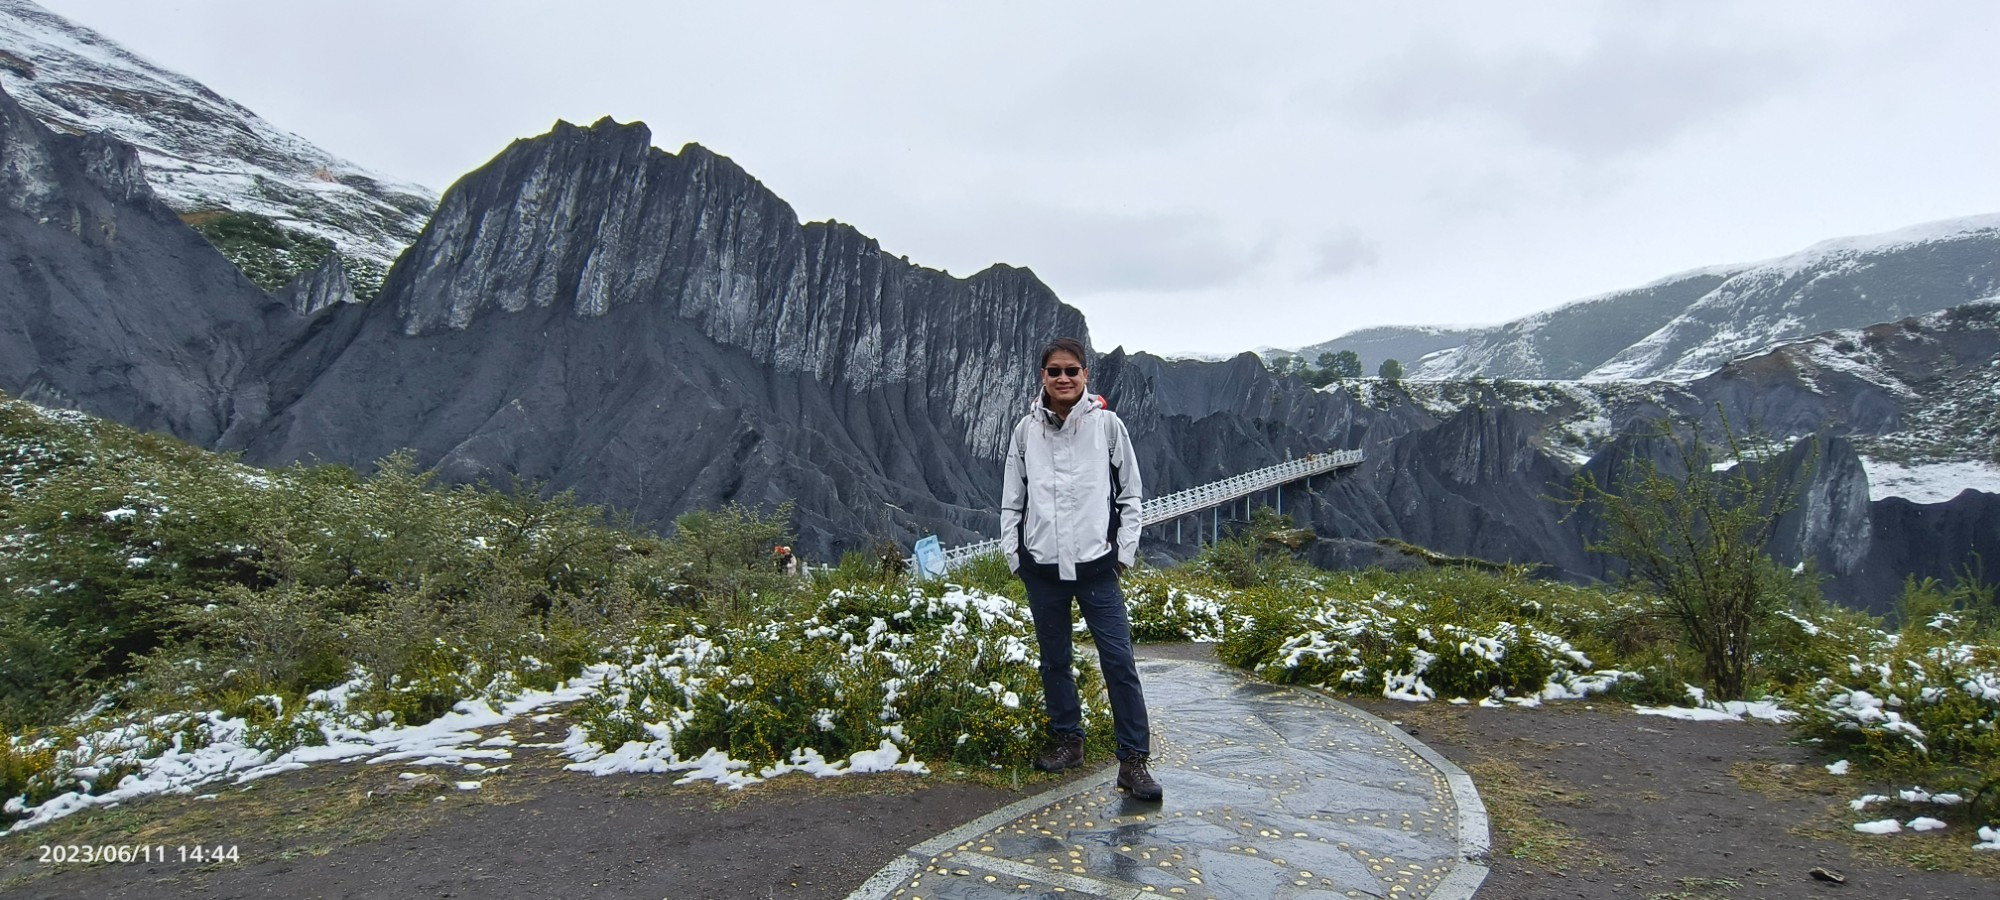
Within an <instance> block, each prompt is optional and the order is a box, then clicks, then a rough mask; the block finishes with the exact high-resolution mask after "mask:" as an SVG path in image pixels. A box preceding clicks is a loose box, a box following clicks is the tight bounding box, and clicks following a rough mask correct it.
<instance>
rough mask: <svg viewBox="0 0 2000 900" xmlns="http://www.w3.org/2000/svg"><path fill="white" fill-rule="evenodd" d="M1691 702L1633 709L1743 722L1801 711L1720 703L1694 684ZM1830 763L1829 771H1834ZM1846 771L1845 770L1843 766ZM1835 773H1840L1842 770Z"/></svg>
mask: <svg viewBox="0 0 2000 900" xmlns="http://www.w3.org/2000/svg"><path fill="white" fill-rule="evenodd" d="M1687 694H1688V700H1689V705H1687V706H1640V705H1638V704H1633V706H1632V709H1633V710H1634V711H1635V712H1637V713H1638V714H1640V715H1642V716H1664V717H1666V718H1669V719H1685V720H1687V721H1690V722H1740V721H1743V720H1744V719H1766V720H1769V721H1772V722H1789V721H1791V720H1793V719H1796V718H1798V717H1799V714H1798V713H1795V712H1792V711H1791V710H1788V709H1785V708H1783V707H1780V706H1779V705H1778V701H1776V700H1752V701H1745V700H1729V701H1725V702H1721V703H1717V702H1715V701H1713V700H1710V699H1708V692H1707V691H1704V690H1702V689H1701V688H1698V687H1695V686H1694V685H1691V684H1690V685H1687ZM1832 768H1833V767H1832V766H1828V767H1827V769H1828V771H1832ZM1843 771H1844V770H1843ZM1834 774H1836V775H1838V774H1840V773H1839V772H1835V773H1834Z"/></svg>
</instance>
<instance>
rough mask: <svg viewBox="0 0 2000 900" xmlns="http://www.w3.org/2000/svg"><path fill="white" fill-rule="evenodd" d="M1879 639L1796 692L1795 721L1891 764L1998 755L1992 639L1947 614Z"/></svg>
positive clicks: (1980, 762)
mask: <svg viewBox="0 0 2000 900" xmlns="http://www.w3.org/2000/svg"><path fill="white" fill-rule="evenodd" d="M1880 637H1881V639H1880V640H1876V641H1873V642H1868V643H1866V644H1865V645H1864V646H1862V647H1861V648H1860V652H1857V653H1852V654H1850V655H1849V656H1848V659H1847V664H1846V665H1845V667H1844V668H1845V671H1844V672H1842V671H1835V672H1832V673H1830V674H1828V675H1827V676H1826V677H1823V678H1821V679H1820V680H1819V681H1818V682H1817V683H1816V684H1813V685H1811V686H1810V687H1809V688H1808V689H1807V690H1806V691H1805V696H1806V698H1807V701H1808V702H1807V703H1806V704H1805V710H1804V712H1805V719H1804V722H1803V723H1802V728H1803V729H1804V730H1805V731H1806V732H1808V734H1810V735H1811V736H1813V737H1818V738H1821V739H1824V740H1825V741H1826V742H1827V743H1828V744H1829V745H1831V747H1832V748H1834V750H1835V751H1836V752H1847V753H1851V754H1853V755H1856V756H1859V757H1863V758H1866V759H1869V760H1871V761H1874V762H1878V763H1883V764H1888V765H1891V766H1901V767H1926V766H1968V767H1972V768H1975V769H1977V768H1979V767H1982V766H1990V765H1991V764H1992V762H1993V760H1996V759H2000V647H1995V646H1994V645H1993V644H1992V643H1990V642H1985V641H1980V640H1977V639H1976V638H1977V636H1976V635H1975V634H1973V633H1971V632H1970V631H1969V630H1968V629H1967V628H1966V626H1963V625H1961V624H1959V623H1958V622H1956V621H1954V620H1952V619H1951V618H1950V617H1940V618H1937V619H1933V620H1931V621H1929V622H1926V623H1923V624H1921V625H1917V626H1914V627H1910V628H1906V629H1905V630H1904V632H1903V633H1902V634H1900V635H1889V634H1884V635H1881V636H1880ZM1850 646H1852V645H1850Z"/></svg>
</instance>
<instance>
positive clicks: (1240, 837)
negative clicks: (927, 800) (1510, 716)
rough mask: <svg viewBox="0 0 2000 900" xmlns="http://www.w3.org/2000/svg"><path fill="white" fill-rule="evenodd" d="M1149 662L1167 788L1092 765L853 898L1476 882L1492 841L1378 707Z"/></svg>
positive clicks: (1272, 890) (1288, 890) (925, 850)
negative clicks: (1118, 779)
mask: <svg viewBox="0 0 2000 900" xmlns="http://www.w3.org/2000/svg"><path fill="white" fill-rule="evenodd" d="M1140 673H1141V679H1142V680H1143V682H1144V684H1145V690H1146V700H1147V706H1148V709H1149V711H1150V713H1151V717H1152V722H1153V742H1154V747H1153V766H1152V769H1153V773H1154V775H1155V777H1157V778H1158V779H1159V781H1160V784H1161V785H1162V787H1163V788H1164V791H1165V795H1166V796H1165V798H1164V800H1163V801H1162V802H1159V803H1145V802H1141V801H1136V800H1132V799H1130V798H1129V797H1127V796H1125V795H1124V794H1122V793H1120V792H1118V791H1116V790H1115V789H1114V788H1113V787H1112V785H1111V784H1110V779H1109V778H1102V777H1101V778H1098V779H1094V780H1092V781H1090V782H1086V783H1083V784H1080V785H1078V786H1077V788H1075V789H1071V790H1070V791H1068V792H1067V793H1068V796H1061V797H1060V798H1059V799H1055V800H1052V801H1050V802H1046V803H1044V804H1042V805H1039V806H1035V807H1033V808H1031V809H1029V810H1028V811H1027V812H1026V813H1025V814H1019V815H1018V816H1017V817H1015V818H1012V819H1009V820H1006V821H1001V822H998V823H995V822H993V821H991V820H990V819H989V820H984V821H982V822H980V823H977V824H976V825H975V826H972V827H971V828H970V829H969V830H968V829H960V830H959V831H957V832H953V833H952V834H950V835H946V836H944V837H943V838H940V839H938V840H934V841H931V842H928V843H926V844H923V845H920V846H919V847H917V848H914V849H913V850H912V851H911V856H910V857H909V858H906V859H905V860H902V861H900V862H899V864H898V865H892V866H891V867H890V868H889V869H884V870H883V872H882V873H881V874H878V875H877V876H876V878H875V879H872V880H871V881H870V882H869V884H868V885H865V886H864V887H863V888H862V890H860V891H857V892H855V894H854V895H853V896H852V897H851V898H850V900H859V898H870V900H873V898H897V900H918V898H937V900H972V898H991V897H1063V898H1078V897H1118V898H1128V897H1152V896H1170V897H1207V898H1214V900H1252V898H1255V900H1265V898H1285V900H1294V898H1298V900H1304V898H1350V897H1352V898H1366V897H1382V898H1386V897H1396V898H1422V897H1430V896H1432V894H1433V891H1434V890H1436V889H1437V888H1438V887H1439V886H1440V884H1441V883H1443V882H1445V881H1446V880H1447V879H1452V881H1453V887H1452V888H1451V889H1450V890H1447V891H1445V892H1444V894H1448V895H1451V896H1457V897H1463V896H1469V895H1470V889H1469V888H1463V887H1461V886H1460V884H1461V883H1462V882H1463V881H1464V879H1463V878H1462V877H1456V878H1455V877H1454V876H1452V875H1451V873H1452V871H1453V868H1454V866H1456V865H1458V864H1459V863H1460V862H1461V860H1462V859H1463V858H1464V857H1466V856H1467V855H1475V856H1476V855H1477V853H1478V852H1481V851H1483V850H1484V847H1483V846H1480V847H1476V848H1467V847H1462V846H1460V841H1461V839H1462V835H1461V831H1462V829H1461V827H1460V817H1459V811H1458V809H1457V807H1456V806H1455V805H1454V801H1453V794H1452V790H1451V784H1450V782H1449V781H1448V779H1447V777H1446V774H1445V773H1443V772H1441V771H1439V770H1438V768H1437V767H1435V766H1433V765H1432V764H1431V763H1430V762H1428V761H1426V759H1425V758H1424V757H1423V756H1422V755H1420V754H1419V753H1418V752H1416V751H1415V750H1414V749H1412V747H1411V746H1410V745H1408V744H1406V743H1405V742H1404V740H1402V739H1399V738H1398V737H1397V736H1395V735H1392V734H1391V733H1390V730H1389V729H1387V728H1384V727H1383V726H1382V725H1381V724H1379V722H1378V720H1375V719H1373V718H1372V717H1369V716H1367V715H1365V714H1362V713H1359V712H1356V711H1354V710H1353V709H1351V708H1350V707H1347V706H1346V705H1344V704H1340V703H1336V702H1333V701H1332V700H1329V699H1328V698H1326V697H1324V696H1321V695H1319V694H1317V693H1313V692H1310V691H1303V690H1294V689H1287V688H1281V687H1275V686H1272V685H1267V684H1261V683H1257V682H1252V681H1249V680H1247V679H1246V678H1244V677H1243V676H1241V675H1239V674H1237V673H1235V672H1233V671H1231V670H1229V669H1226V668H1223V667H1220V666H1216V665H1212V664H1207V663H1200V662H1185V661H1173V660H1160V659H1142V660H1141V662H1140ZM1457 777H1459V778H1461V779H1462V778H1463V776H1462V775H1460V776H1457ZM1467 786H1468V788H1469V783H1467ZM1471 805H1474V806H1476V805H1477V801H1476V799H1474V800H1473V801H1472V804H1471ZM1014 809H1015V810H1017V811H1018V810H1019V809H1020V807H1018V806H1017V807H1015V808H1014ZM1475 819H1477V820H1479V821H1482V822H1483V812H1480V813H1478V814H1476V815H1475ZM1479 831H1480V832H1481V834H1482V835H1483V831H1484V829H1483V825H1481V827H1480V828H1479ZM1481 840H1483V837H1482V838H1481ZM899 866H900V868H899ZM1482 872H1483V870H1482ZM1471 883H1472V884H1475V885H1476V883H1477V881H1476V880H1473V881H1472V882H1471ZM1444 894H1441V895H1440V896H1443V895H1444Z"/></svg>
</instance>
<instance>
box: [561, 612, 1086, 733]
mask: <svg viewBox="0 0 2000 900" xmlns="http://www.w3.org/2000/svg"><path fill="white" fill-rule="evenodd" d="M1035 659H1036V654H1035V650H1034V629H1033V625H1032V623H1031V622H1030V619H1029V616H1028V613H1027V610H1026V608H1025V607H1024V606H1022V605H1021V604H1019V603H1018V602H1016V601H1014V600H1013V599H1011V598H1007V597H1003V596H998V595H993V594H988V593H985V592H981V591H974V590H968V589H965V588H961V587H957V586H950V585H944V584H939V583H935V582H933V583H930V584H927V585H923V586H908V587H904V586H900V585H881V584H871V583H861V584H856V585H849V586H843V587H836V588H830V589H829V590H828V592H827V594H826V596H825V597H824V598H823V599H822V600H821V601H820V603H819V604H818V605H817V607H816V608H814V609H813V610H812V611H811V613H810V614H809V615H804V616H800V617H796V618H783V619H778V620H773V621H769V622H766V623H763V624H760V625H754V626H752V625H726V626H721V627H710V626H707V625H705V624H694V625H688V626H673V627H663V628H660V629H658V630H655V631H653V632H650V633H649V634H648V635H647V637H646V638H645V639H644V640H642V641H641V642H639V643H638V644H636V645H634V646H633V647H632V648H631V649H630V650H629V651H628V652H627V653H626V654H625V657H624V659H623V660H622V662H620V663H619V664H618V667H617V669H616V671H615V672H614V673H613V674H612V675H611V676H610V677H609V678H607V680H606V681H605V682H604V683H603V684H602V685H600V686H599V688H598V689H597V690H595V691H594V692H593V693H592V695H591V696H590V697H589V698H588V699H586V701H585V702H584V704H583V713H582V714H581V716H580V718H581V719H582V721H583V724H584V727H585V731H586V734H588V735H589V737H590V739H591V740H592V741H593V742H595V743H596V744H597V745H598V746H599V747H600V748H601V749H602V751H604V752H611V751H615V750H616V749H617V748H618V747H620V746H622V745H623V744H624V743H626V742H627V741H634V740H638V741H642V742H645V743H649V744H653V745H654V746H655V747H657V750H655V751H653V752H654V753H656V754H657V755H658V758H661V759H669V760H675V761H687V760H693V759H695V758H698V757H700V756H702V755H703V754H704V753H706V752H708V751H709V750H710V749H715V750H720V751H724V752H726V753H727V754H728V755H729V756H730V757H731V758H733V759H737V760H741V761H742V762H745V763H748V764H751V765H753V766H758V767H762V766H767V765H770V764H773V763H779V762H785V761H787V760H790V759H792V758H793V754H794V753H795V752H798V751H802V750H806V749H810V750H811V751H814V752H817V753H819V754H820V755H821V756H823V757H824V758H826V759H828V760H838V759H841V758H843V757H846V756H849V755H851V754H853V753H855V752H857V751H864V750H869V751H872V750H874V749H876V747H877V746H878V745H879V744H880V743H881V741H882V740H884V739H885V738H887V739H890V740H892V741H894V743H895V744H896V745H897V746H898V747H900V748H901V749H903V750H904V751H906V752H908V753H910V754H911V755H913V756H916V757H919V758H925V759H943V760H951V761H954V762H958V763H961V764H968V765H996V764H997V765H1008V764H1013V763H1015V762H1017V761H1019V760H1022V759H1027V758H1028V757H1029V756H1030V755H1031V754H1032V753H1033V752H1034V751H1035V750H1036V749H1038V748H1039V746H1040V745H1041V743H1042V741H1043V740H1044V738H1045V733H1046V725H1047V723H1046V719H1045V713H1044V712H1043V707H1042V702H1041V690H1040V684H1041V682H1040V675H1039V674H1038V673H1037V671H1036V669H1035ZM1077 666H1078V668H1079V669H1080V670H1081V671H1082V672H1084V675H1083V676H1082V678H1081V679H1080V684H1079V687H1080V689H1081V690H1082V691H1083V692H1084V695H1085V697H1086V699H1087V701H1088V700H1089V699H1090V698H1094V697H1095V696H1096V694H1097V692H1098V691H1099V690H1101V682H1100V681H1098V680H1097V677H1096V673H1095V670H1094V668H1093V667H1092V666H1091V665H1090V664H1089V662H1088V658H1087V656H1079V658H1078V661H1077ZM1087 707H1088V711H1087V721H1088V722H1089V723H1090V725H1091V726H1092V727H1093V728H1095V729H1096V730H1098V731H1103V730H1104V715H1105V712H1106V710H1105V709H1104V707H1103V705H1102V704H1101V703H1097V702H1087Z"/></svg>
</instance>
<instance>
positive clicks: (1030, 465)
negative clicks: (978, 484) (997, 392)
mask: <svg viewBox="0 0 2000 900" xmlns="http://www.w3.org/2000/svg"><path fill="white" fill-rule="evenodd" d="M1089 380H1090V370H1089V369H1088V368H1087V367H1086V366H1085V365H1084V349H1083V344H1082V343H1081V342H1079V341H1076V340H1074V339H1072V338H1057V339H1056V340H1054V341H1051V342H1050V343H1049V345H1048V346H1047V347H1044V348H1043V349H1042V362H1041V382H1042V390H1041V392H1040V394H1039V395H1038V396H1037V397H1036V399H1035V402H1034V403H1033V404H1031V405H1030V407H1029V410H1028V414H1027V415H1026V416H1024V417H1023V418H1022V419H1021V421H1020V424H1018V425H1016V426H1014V437H1013V439H1012V441H1010V442H1009V444H1008V448H1007V469H1006V475H1005V476H1004V477H1005V483H1004V484H1003V485H1002V486H1001V499H1000V545H1001V548H1002V549H1003V550H1004V551H1005V552H1006V554H1007V565H1008V567H1009V568H1011V569H1013V570H1014V572H1015V574H1017V575H1019V576H1020V577H1021V582H1022V583H1023V584H1024V585H1026V587H1027V589H1028V609H1029V611H1030V612H1031V613H1032V614H1033V615H1034V619H1035V639H1036V642H1037V643H1038V644H1040V646H1041V656H1042V661H1041V675H1042V694H1043V696H1044V697H1045V698H1046V701H1047V703H1048V712H1049V730H1050V731H1051V732H1052V733H1053V736H1054V738H1055V743H1054V745H1053V746H1052V747H1051V748H1050V749H1049V751H1048V752H1047V753H1045V754H1043V755H1042V756H1041V758H1040V759H1037V760H1036V761H1035V768H1038V769H1041V770H1042V771H1045V772H1060V771H1062V770H1064V769H1068V768H1072V767H1074V766H1079V765H1082V764H1083V706H1082V702H1081V701H1080V700H1079V698H1078V697H1077V691H1076V676H1075V675H1074V674H1072V673H1071V671H1070V662H1071V657H1072V654H1073V651H1074V642H1073V638H1072V636H1071V632H1070V605H1071V604H1072V603H1074V604H1075V605H1076V606H1078V607H1080V608H1082V610H1083V620H1084V622H1085V623H1086V624H1088V625H1089V626H1090V636H1091V638H1092V639H1094V640H1095V641H1096V642H1097V662H1098V667H1099V668H1100V669H1102V670H1103V672H1104V686H1105V689H1106V691H1107V692H1108V693H1109V694H1110V695H1111V721H1112V726H1113V731H1114V733H1115V734H1116V737H1117V739H1118V787H1119V789H1121V790H1125V791H1130V792H1131V794H1132V796H1133V797H1134V798H1136V799H1139V800H1158V799H1160V783H1159V782H1158V781H1155V780H1154V779H1153V776H1152V773H1151V772H1149V771H1148V770H1147V757H1148V756H1149V755H1150V754H1151V752H1152V747H1151V742H1152V735H1151V731H1150V728H1149V727H1148V724H1147V721H1146V696H1145V694H1144V693H1143V692H1142V691H1141V690H1140V688H1139V669H1138V666H1137V665H1136V664H1134V662H1133V660H1132V625H1131V623H1130V621H1128V620H1127V618H1126V615H1125V596H1124V594H1123V593H1122V592H1121V591H1119V589H1118V576H1119V575H1120V574H1121V573H1123V572H1124V571H1125V568H1126V567H1127V566H1130V565H1132V563H1133V562H1134V561H1135V559H1136V558H1137V556H1138V552H1139V524H1140V517H1139V515H1140V514H1139V497H1140V483H1139V458H1138V454H1137V453H1136V452H1134V450H1133V448H1132V438H1131V435H1129V434H1128V433H1126V431H1125V423H1124V422H1121V421H1119V419H1118V417H1117V416H1116V415H1114V414H1113V413H1112V412H1111V410H1110V409H1109V408H1108V407H1106V406H1105V405H1104V398H1102V397H1099V396H1097V395H1095V394H1091V393H1088V392H1087V391H1086V390H1085V388H1086V386H1087V385H1088V384H1089Z"/></svg>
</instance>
